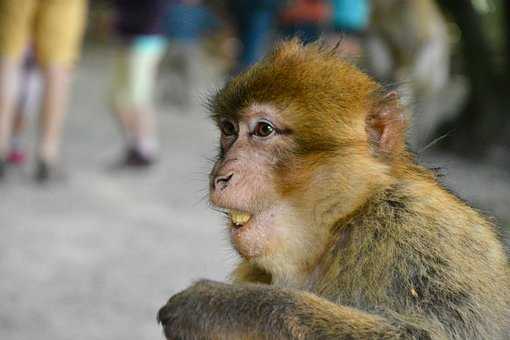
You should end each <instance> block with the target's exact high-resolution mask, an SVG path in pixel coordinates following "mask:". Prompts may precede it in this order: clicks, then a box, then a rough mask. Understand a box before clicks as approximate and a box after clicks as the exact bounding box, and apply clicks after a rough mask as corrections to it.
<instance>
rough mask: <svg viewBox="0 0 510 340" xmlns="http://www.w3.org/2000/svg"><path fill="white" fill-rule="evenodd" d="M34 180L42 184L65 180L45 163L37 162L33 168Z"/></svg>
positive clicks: (52, 166)
mask: <svg viewBox="0 0 510 340" xmlns="http://www.w3.org/2000/svg"><path fill="white" fill-rule="evenodd" d="M34 179H35V181H36V182H37V183H40V184H44V183H48V182H50V181H51V182H53V181H59V180H63V179H65V176H64V174H63V173H62V172H60V171H58V169H57V168H56V167H55V166H54V165H53V164H50V163H48V162H46V161H43V160H39V161H38V162H37V165H36V168H35V175H34Z"/></svg>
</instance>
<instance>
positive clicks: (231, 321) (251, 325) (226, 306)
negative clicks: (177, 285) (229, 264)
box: [158, 280, 290, 339]
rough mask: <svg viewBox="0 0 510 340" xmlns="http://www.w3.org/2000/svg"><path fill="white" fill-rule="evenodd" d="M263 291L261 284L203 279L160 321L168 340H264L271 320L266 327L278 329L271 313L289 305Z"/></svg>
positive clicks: (168, 308)
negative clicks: (264, 330)
mask: <svg viewBox="0 0 510 340" xmlns="http://www.w3.org/2000/svg"><path fill="white" fill-rule="evenodd" d="M262 291H264V289H263V287H262V286H258V285H232V284H226V283H220V282H214V281H209V280H201V281H199V282H197V283H195V284H194V285H192V286H191V287H189V288H187V289H185V290H184V291H182V292H180V293H178V294H176V295H174V296H172V297H171V298H170V300H169V301H168V302H167V304H166V305H165V306H163V307H162V308H161V309H160V310H159V312H158V321H159V322H160V323H161V324H162V326H163V330H164V333H165V336H166V337H167V339H240V338H242V339H264V338H266V337H264V336H263V330H262V329H261V328H260V327H262V326H263V325H262V324H263V323H264V322H266V321H267V322H269V324H268V325H265V326H267V327H268V328H274V326H276V325H274V320H272V321H271V314H272V313H274V312H277V310H278V309H280V310H282V309H283V308H284V307H285V303H281V304H280V303H278V302H276V301H275V300H274V296H266V295H267V294H264V293H263V292H262ZM264 296H266V298H264ZM289 302H290V301H289ZM255 314H257V315H258V316H257V318H258V319H257V318H255ZM261 316H263V317H261ZM273 333H274V330H273Z"/></svg>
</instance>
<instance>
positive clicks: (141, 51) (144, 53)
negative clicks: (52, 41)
mask: <svg viewBox="0 0 510 340" xmlns="http://www.w3.org/2000/svg"><path fill="white" fill-rule="evenodd" d="M168 5H169V1H168V0H143V1H141V0H115V6H116V10H117V13H116V14H117V15H116V29H117V32H118V34H119V35H120V37H121V39H122V41H121V43H122V46H121V47H120V49H119V51H118V56H117V63H116V71H115V77H114V82H113V111H114V113H115V114H116V117H117V118H118V120H119V122H120V125H121V128H122V132H123V134H124V138H125V143H126V151H125V155H124V156H123V159H122V164H121V165H123V166H127V167H138V168H140V167H141V168H143V167H147V166H150V165H152V164H153V163H154V161H155V160H156V157H157V153H158V148H159V147H158V140H157V136H156V122H155V113H154V105H153V96H154V85H155V81H156V76H157V69H158V65H159V63H160V61H161V58H162V57H163V55H164V53H165V51H166V46H167V42H166V38H165V36H164V31H163V25H162V24H163V22H162V21H163V19H164V17H165V15H166V13H167V12H166V11H167V7H168Z"/></svg>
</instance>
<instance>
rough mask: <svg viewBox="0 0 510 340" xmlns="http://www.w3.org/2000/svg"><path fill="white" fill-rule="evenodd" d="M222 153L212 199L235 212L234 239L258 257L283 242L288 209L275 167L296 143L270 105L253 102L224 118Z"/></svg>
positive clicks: (241, 251)
mask: <svg viewBox="0 0 510 340" xmlns="http://www.w3.org/2000/svg"><path fill="white" fill-rule="evenodd" d="M219 128H220V130H221V148H222V153H221V155H220V158H219V159H218V161H217V162H216V164H215V166H214V168H213V169H212V171H211V175H210V201H211V203H212V204H213V205H215V206H216V207H218V208H220V209H222V210H225V212H226V213H227V215H228V216H229V223H228V224H229V231H230V237H231V240H232V243H233V245H234V247H235V248H236V250H237V251H238V252H239V254H240V255H241V256H243V257H246V258H253V257H257V256H260V255H263V254H267V252H269V251H270V250H271V249H270V248H271V245H272V244H275V243H278V239H279V238H280V237H279V235H278V234H279V233H278V229H277V228H276V227H275V221H276V220H277V219H278V215H279V213H280V211H281V210H282V207H281V204H282V203H280V202H281V199H280V198H279V196H278V194H277V192H276V190H275V178H274V176H275V171H274V168H275V166H276V164H277V162H278V161H279V159H280V156H281V154H282V153H283V152H285V150H288V148H289V145H290V142H289V137H288V136H287V134H288V133H289V130H288V129H287V128H286V127H285V126H282V125H281V123H280V122H279V120H278V115H277V114H276V112H275V110H274V109H272V108H271V107H270V106H262V105H252V106H250V107H249V108H248V109H247V110H245V111H244V112H243V114H242V118H241V120H239V121H234V120H232V119H230V118H227V117H225V118H221V119H220V121H219Z"/></svg>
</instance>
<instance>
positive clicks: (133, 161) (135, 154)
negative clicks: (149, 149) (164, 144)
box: [122, 149, 155, 168]
mask: <svg viewBox="0 0 510 340" xmlns="http://www.w3.org/2000/svg"><path fill="white" fill-rule="evenodd" d="M154 162H155V161H154V158H152V157H149V156H146V155H144V154H142V153H141V152H140V151H138V150H136V149H129V150H128V151H127V152H126V155H125V157H124V161H123V162H122V163H123V166H125V167H131V168H147V167H149V166H151V165H153V164H154Z"/></svg>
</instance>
